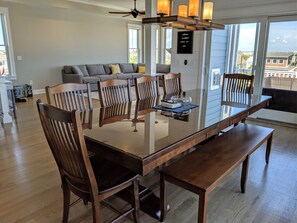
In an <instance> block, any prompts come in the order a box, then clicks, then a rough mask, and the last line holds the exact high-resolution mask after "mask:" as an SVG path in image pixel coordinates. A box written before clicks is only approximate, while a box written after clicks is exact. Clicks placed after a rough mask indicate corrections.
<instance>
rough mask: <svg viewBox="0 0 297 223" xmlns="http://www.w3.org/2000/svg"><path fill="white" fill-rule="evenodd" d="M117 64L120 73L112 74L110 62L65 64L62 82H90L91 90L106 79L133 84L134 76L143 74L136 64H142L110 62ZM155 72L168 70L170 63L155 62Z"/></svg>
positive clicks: (96, 88) (159, 73) (164, 72)
mask: <svg viewBox="0 0 297 223" xmlns="http://www.w3.org/2000/svg"><path fill="white" fill-rule="evenodd" d="M112 64H119V66H120V69H121V72H122V73H121V74H112V73H111V69H110V67H109V65H110V64H86V65H67V66H64V67H63V69H62V79H63V83H90V85H91V90H92V91H97V90H98V87H97V82H98V81H104V80H108V79H115V78H116V79H124V80H130V84H131V85H134V78H138V77H141V76H143V75H144V74H141V73H138V66H144V64H131V63H112ZM156 72H157V74H158V75H162V74H166V73H169V72H170V65H167V64H157V66H156Z"/></svg>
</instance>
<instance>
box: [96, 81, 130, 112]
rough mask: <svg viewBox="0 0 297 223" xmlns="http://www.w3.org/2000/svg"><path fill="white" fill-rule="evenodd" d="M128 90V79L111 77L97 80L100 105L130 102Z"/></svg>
mask: <svg viewBox="0 0 297 223" xmlns="http://www.w3.org/2000/svg"><path fill="white" fill-rule="evenodd" d="M130 91H131V90H130V84H129V81H128V80H120V79H111V80H106V81H99V82H98V93H99V99H100V104H101V107H107V106H111V105H115V104H121V103H125V102H130V101H131V93H130Z"/></svg>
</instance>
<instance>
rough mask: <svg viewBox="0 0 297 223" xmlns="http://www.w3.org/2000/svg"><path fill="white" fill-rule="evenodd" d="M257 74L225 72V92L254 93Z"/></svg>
mask: <svg viewBox="0 0 297 223" xmlns="http://www.w3.org/2000/svg"><path fill="white" fill-rule="evenodd" d="M254 78H255V75H246V74H224V75H223V87H222V92H223V93H226V94H228V93H230V92H233V93H235V92H236V93H243V94H252V93H253V87H254Z"/></svg>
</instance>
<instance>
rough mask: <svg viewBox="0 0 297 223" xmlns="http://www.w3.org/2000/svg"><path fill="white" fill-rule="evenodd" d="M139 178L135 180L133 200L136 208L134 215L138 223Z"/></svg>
mask: <svg viewBox="0 0 297 223" xmlns="http://www.w3.org/2000/svg"><path fill="white" fill-rule="evenodd" d="M138 183H139V182H138V180H134V181H133V201H132V206H133V208H134V211H133V217H134V220H135V222H136V223H139V222H140V220H139V189H138Z"/></svg>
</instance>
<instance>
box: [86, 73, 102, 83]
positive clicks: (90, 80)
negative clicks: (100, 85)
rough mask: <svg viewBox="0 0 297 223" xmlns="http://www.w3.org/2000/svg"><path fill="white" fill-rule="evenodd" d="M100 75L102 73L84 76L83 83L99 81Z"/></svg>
mask: <svg viewBox="0 0 297 223" xmlns="http://www.w3.org/2000/svg"><path fill="white" fill-rule="evenodd" d="M99 76H100V75H96V76H89V77H84V78H83V83H90V84H95V83H97V82H98V81H99V80H100V79H99Z"/></svg>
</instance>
